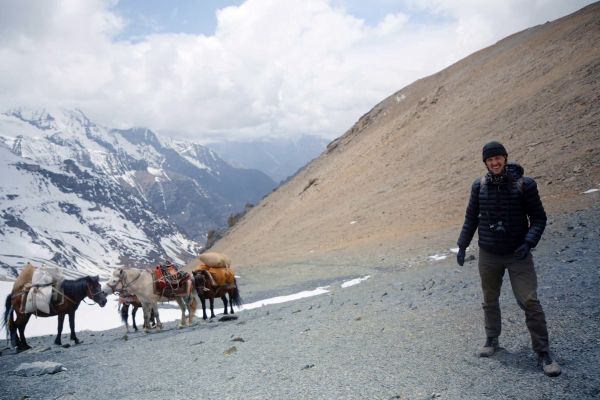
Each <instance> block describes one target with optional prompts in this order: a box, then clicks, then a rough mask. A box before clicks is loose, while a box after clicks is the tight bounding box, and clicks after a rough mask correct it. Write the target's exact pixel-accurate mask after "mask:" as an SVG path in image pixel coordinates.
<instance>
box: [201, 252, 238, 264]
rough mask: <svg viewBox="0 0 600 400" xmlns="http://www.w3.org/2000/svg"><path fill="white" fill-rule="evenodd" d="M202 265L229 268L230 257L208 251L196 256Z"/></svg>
mask: <svg viewBox="0 0 600 400" xmlns="http://www.w3.org/2000/svg"><path fill="white" fill-rule="evenodd" d="M198 260H200V261H201V262H202V263H203V264H204V265H206V266H207V267H210V268H229V267H231V259H230V258H229V257H228V256H226V255H225V254H221V253H216V252H210V253H202V254H200V255H199V256H198Z"/></svg>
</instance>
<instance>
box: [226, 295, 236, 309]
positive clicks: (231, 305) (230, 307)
mask: <svg viewBox="0 0 600 400" xmlns="http://www.w3.org/2000/svg"><path fill="white" fill-rule="evenodd" d="M227 295H228V296H229V309H230V311H231V313H232V314H235V313H234V312H233V295H232V294H231V291H229V292H227Z"/></svg>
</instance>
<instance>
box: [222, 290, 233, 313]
mask: <svg viewBox="0 0 600 400" xmlns="http://www.w3.org/2000/svg"><path fill="white" fill-rule="evenodd" d="M221 301H222V302H223V314H225V315H227V314H229V313H228V312H227V295H226V294H225V293H223V295H222V296H221ZM231 313H232V314H233V310H232V312H231Z"/></svg>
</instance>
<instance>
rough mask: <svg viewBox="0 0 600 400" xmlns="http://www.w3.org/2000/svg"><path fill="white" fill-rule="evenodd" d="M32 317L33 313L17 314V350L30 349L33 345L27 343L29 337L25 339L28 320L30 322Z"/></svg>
mask: <svg viewBox="0 0 600 400" xmlns="http://www.w3.org/2000/svg"><path fill="white" fill-rule="evenodd" d="M30 317H31V314H17V320H16V321H15V331H14V332H15V338H16V345H17V352H19V351H24V350H29V349H30V348H31V346H30V345H28V344H27V339H25V327H26V326H27V322H29V318H30Z"/></svg>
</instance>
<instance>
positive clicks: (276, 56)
mask: <svg viewBox="0 0 600 400" xmlns="http://www.w3.org/2000/svg"><path fill="white" fill-rule="evenodd" d="M338 3H339V2H337V3H336V4H338ZM587 3H589V1H570V2H564V1H561V0H538V1H534V0H531V1H529V2H522V1H517V0H502V1H485V2H481V1H476V0H460V1H459V0H455V1H446V0H431V1H428V2H422V1H414V0H407V1H406V2H404V6H405V7H404V9H403V10H402V12H395V13H390V14H388V15H386V16H385V17H383V18H382V19H381V21H379V22H378V23H377V24H367V23H366V22H365V20H363V19H361V18H358V17H356V16H351V15H349V14H347V13H346V12H344V11H343V8H340V7H336V6H334V5H332V4H333V3H331V2H330V1H328V0H312V1H304V0H287V1H285V2H282V1H278V0H248V1H246V2H245V3H243V4H242V5H240V6H239V7H228V8H225V9H223V10H221V11H219V13H218V26H217V30H216V32H215V34H214V35H212V36H201V35H184V34H153V35H149V36H147V37H145V38H142V40H140V41H136V42H125V41H117V40H116V39H115V37H116V36H117V35H118V34H119V32H120V31H121V30H122V29H123V24H124V21H123V20H122V19H121V18H120V17H119V16H117V15H115V14H114V13H113V12H112V11H111V10H112V7H111V6H112V5H113V4H114V3H113V2H111V1H101V0H87V1H78V0H64V1H58V0H56V1H51V0H47V1H43V2H39V1H33V0H28V1H19V2H15V1H11V0H0V7H1V9H2V13H0V59H2V63H0V109H6V108H11V107H15V106H30V107H38V106H47V105H61V106H66V107H79V108H81V109H83V110H84V111H85V112H86V113H87V114H89V115H90V116H91V117H92V118H93V119H94V120H98V121H100V122H102V123H104V124H105V125H108V126H119V127H127V126H132V125H143V126H148V127H150V128H151V129H155V130H159V131H162V132H163V133H165V132H171V133H175V132H176V133H178V134H179V135H180V136H181V135H187V136H190V137H197V138H199V137H200V136H203V135H204V136H207V135H213V136H216V135H233V136H238V137H239V136H262V135H281V136H283V135H288V136H291V135H295V134H300V133H314V134H320V135H325V136H328V137H334V136H339V135H341V134H342V133H344V131H345V130H346V129H348V128H349V127H350V126H351V125H352V124H353V123H354V122H355V121H356V120H357V119H358V117H360V115H362V114H363V113H365V112H367V111H368V110H369V109H370V108H371V107H372V106H373V105H374V104H376V103H377V102H379V101H380V100H382V99H383V98H385V97H386V96H388V95H390V94H391V93H393V92H394V91H396V90H398V89H400V88H401V87H403V86H404V85H407V84H409V83H411V82H412V81H414V80H415V79H418V78H420V77H423V76H425V75H428V74H431V73H433V72H436V71H438V70H439V69H441V68H443V67H445V66H447V65H449V64H450V63H451V62H454V61H457V60H458V59H460V58H462V57H464V56H466V55H467V54H469V53H471V52H473V51H475V50H477V49H479V48H481V47H483V46H486V45H490V44H492V43H493V42H494V41H497V40H499V39H501V38H502V37H504V36H506V35H508V34H510V33H512V32H515V31H517V30H521V29H524V28H526V27H528V26H531V25H535V24H538V23H543V22H545V21H546V20H548V19H555V18H557V17H560V16H562V15H565V14H567V13H569V12H572V11H574V10H576V9H577V8H579V7H581V6H583V5H584V4H587ZM366 6H368V4H367V5H366ZM411 12H418V14H415V15H414V16H413V14H411ZM417 15H418V16H417ZM423 16H425V17H423Z"/></svg>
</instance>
